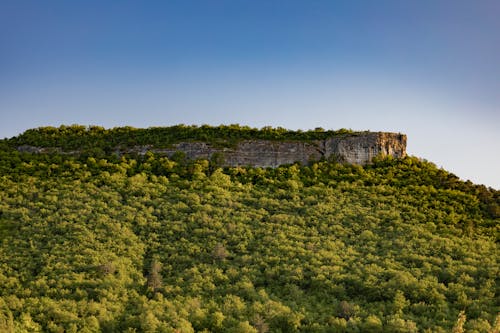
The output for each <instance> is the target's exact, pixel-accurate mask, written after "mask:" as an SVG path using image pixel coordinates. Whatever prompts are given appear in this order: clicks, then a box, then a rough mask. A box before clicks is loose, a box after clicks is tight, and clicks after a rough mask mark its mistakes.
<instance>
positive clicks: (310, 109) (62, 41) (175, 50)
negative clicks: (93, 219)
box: [0, 0, 500, 189]
mask: <svg viewBox="0 0 500 333" xmlns="http://www.w3.org/2000/svg"><path fill="white" fill-rule="evenodd" d="M499 15H500V2H498V1H493V0H478V1H462V0H458V1H455V0H454V1H451V0H450V1H445V0H434V1H430V0H423V1H396V0H393V1H389V0H380V1H347V0H346V1H319V0H318V1H305V0H304V1H293V0H292V1H286V2H285V1H273V0H270V1H269V0H266V1H250V0H247V1H243V0H227V1H215V0H214V1H202V0H200V1H190V0H187V1H78V0H76V1H54V0H47V1H43V2H42V1H30V0H20V1H18V0H16V1H14V0H12V1H11V0H1V1H0V120H1V121H0V137H11V136H14V135H17V134H19V133H20V132H22V131H24V130H25V129H28V128H32V127H38V126H45V125H51V126H58V125H60V124H85V125H91V124H95V125H101V126H105V127H114V126H124V125H130V126H135V127H149V126H168V125H173V124H178V123H185V124H211V125H218V124H230V123H239V124H242V125H249V126H254V127H262V126H267V125H271V126H282V127H286V128H291V129H311V128H315V127H318V126H320V127H323V128H326V129H338V128H352V129H355V130H367V129H369V130H373V131H379V130H381V131H395V132H403V133H406V134H408V137H409V141H408V152H409V153H410V154H412V155H416V156H419V157H423V158H426V159H428V160H430V161H433V162H434V163H436V164H437V165H438V166H442V167H443V168H445V169H447V170H449V171H451V172H454V173H455V174H457V175H458V176H459V177H461V178H463V179H470V180H472V181H474V182H476V183H482V184H486V185H488V186H492V187H495V188H497V189H500V172H499V170H500V153H499V152H500V148H499V147H498V146H499V144H500V131H499V130H498V128H499V125H500V110H499V106H500V94H499V91H500V79H499V78H500V34H499V33H498V31H500V20H498V17H499Z"/></svg>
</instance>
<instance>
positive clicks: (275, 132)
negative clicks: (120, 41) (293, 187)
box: [0, 125, 356, 162]
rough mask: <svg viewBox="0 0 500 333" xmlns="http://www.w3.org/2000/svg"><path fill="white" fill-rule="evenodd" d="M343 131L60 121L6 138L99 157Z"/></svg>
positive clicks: (313, 136) (14, 144)
mask: <svg viewBox="0 0 500 333" xmlns="http://www.w3.org/2000/svg"><path fill="white" fill-rule="evenodd" d="M346 134H356V133H355V132H353V131H352V130H347V129H340V130H337V131H333V130H328V131H327V130H324V129H321V128H319V129H315V130H313V131H292V130H288V129H285V128H282V127H278V128H272V127H263V128H261V129H257V128H251V127H248V126H240V125H228V126H226V125H220V126H208V125H203V126H196V125H191V126H188V125H176V126H170V127H150V128H147V129H144V128H134V127H129V126H127V127H116V128H112V129H104V128H102V127H99V126H89V127H86V126H82V125H71V126H65V125H62V126H60V127H39V128H35V129H29V130H27V131H25V132H24V133H22V134H21V135H19V136H17V137H14V138H12V139H10V140H8V141H7V142H8V145H10V146H11V147H19V146H32V147H46V148H52V151H54V152H57V151H58V149H61V150H62V151H65V152H71V151H75V150H79V151H83V152H84V154H88V155H89V156H98V157H103V156H105V155H106V154H108V155H109V154H111V153H113V151H115V150H117V149H118V150H119V149H121V148H124V147H130V148H133V147H136V146H146V145H151V146H154V147H158V148H161V147H169V146H170V145H172V144H174V143H178V142H186V141H203V142H208V143H210V144H212V145H215V146H221V147H230V146H233V145H234V144H236V143H237V142H239V141H241V140H254V139H262V140H273V141H294V140H300V141H310V140H318V139H326V138H329V137H332V136H335V135H346ZM4 142H5V141H4ZM1 147H2V146H0V148H1ZM222 158H223V157H222V156H217V157H216V162H217V161H219V162H220V160H221V159H222Z"/></svg>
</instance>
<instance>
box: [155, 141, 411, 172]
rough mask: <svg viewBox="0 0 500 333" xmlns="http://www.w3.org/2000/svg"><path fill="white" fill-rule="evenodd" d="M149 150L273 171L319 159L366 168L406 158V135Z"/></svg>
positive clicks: (196, 144) (187, 145)
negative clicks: (381, 159) (380, 158)
mask: <svg viewBox="0 0 500 333" xmlns="http://www.w3.org/2000/svg"><path fill="white" fill-rule="evenodd" d="M149 150H150V151H152V152H155V153H162V154H166V155H168V156H172V155H173V154H174V153H176V152H178V151H181V152H183V153H185V154H186V157H187V158H189V159H210V158H211V157H212V156H213V154H214V153H218V154H219V155H221V156H222V159H223V161H224V162H223V165H224V166H247V165H249V166H255V167H272V168H275V167H278V166H280V165H283V164H291V163H295V162H299V163H301V164H307V163H308V162H310V161H318V160H320V159H321V158H325V159H336V160H337V161H340V162H345V163H352V164H366V163H369V162H370V161H371V160H372V159H373V158H374V157H375V156H379V155H381V156H392V157H395V158H401V157H404V156H406V135H404V134H398V133H385V132H373V133H372V132H367V133H361V134H353V135H343V136H335V137H332V138H329V139H326V140H315V141H312V142H304V141H267V140H246V141H241V142H240V143H238V144H237V146H236V147H235V148H233V149H231V148H217V147H212V146H211V145H209V144H207V143H205V142H181V143H178V144H175V145H174V146H173V147H172V148H170V149H154V148H153V149H149Z"/></svg>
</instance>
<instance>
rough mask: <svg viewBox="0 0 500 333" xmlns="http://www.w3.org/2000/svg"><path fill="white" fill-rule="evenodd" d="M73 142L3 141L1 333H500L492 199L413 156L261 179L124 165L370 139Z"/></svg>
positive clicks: (498, 198) (50, 133) (312, 164)
mask: <svg viewBox="0 0 500 333" xmlns="http://www.w3.org/2000/svg"><path fill="white" fill-rule="evenodd" d="M67 128H72V129H71V130H68V132H67V133H72V134H71V135H67V136H64V135H62V134H63V133H64V131H65V129H67ZM77 128H78V127H72V126H70V127H65V128H58V129H57V128H44V129H34V130H28V131H26V132H25V133H23V134H22V135H20V136H18V137H16V138H12V139H8V140H3V141H1V143H0V148H1V149H0V179H1V180H2V181H1V182H0V331H2V332H13V331H16V332H37V331H39V332H134V331H136V332H194V331H197V332H198V331H200V332H202V331H205V332H450V331H452V329H454V328H455V329H456V330H459V329H461V328H464V329H465V330H466V331H467V332H494V329H495V327H496V329H498V328H499V327H500V318H499V317H498V316H497V314H498V313H499V311H500V301H499V298H498V292H499V291H500V283H499V281H498V276H500V265H499V248H498V244H499V240H500V233H499V231H500V225H499V218H500V191H496V190H494V189H491V188H486V187H484V186H481V185H475V184H472V183H471V182H463V181H461V180H460V179H459V178H457V177H456V176H454V175H453V174H451V173H449V172H447V171H445V170H442V169H439V168H437V167H436V166H435V165H434V164H433V163H431V162H428V161H424V160H421V159H418V158H416V157H410V156H401V157H400V158H393V157H392V156H390V155H389V156H382V155H379V156H376V157H375V158H373V159H372V160H371V162H370V163H368V164H364V165H357V164H351V163H339V161H337V160H334V159H323V160H319V161H308V162H307V163H292V164H287V165H282V166H276V167H274V168H261V167H250V166H235V167H229V166H226V167H224V166H223V165H221V163H220V161H218V160H217V159H215V158H212V159H190V158H186V156H184V155H182V154H176V155H173V156H170V157H169V156H167V155H165V154H161V153H155V152H154V151H152V150H149V151H147V152H145V153H144V154H139V153H136V152H135V153H127V154H117V153H116V151H115V148H116V147H117V145H119V146H121V147H122V148H126V147H134V146H138V145H139V146H143V145H153V146H154V147H157V148H168V145H171V144H175V143H177V142H178V141H176V140H181V141H182V142H207V143H209V144H210V145H211V146H216V145H217V144H220V145H222V147H223V148H229V149H234V147H235V145H236V144H238V143H239V142H241V140H256V139H258V140H264V141H273V140H274V141H273V142H285V141H294V140H297V141H300V140H303V142H309V143H310V142H313V141H315V140H325V139H328V138H329V137H332V134H333V136H339V137H344V136H352V135H353V134H357V133H359V136H362V135H365V134H366V132H352V131H340V132H336V133H328V135H327V134H325V133H326V132H328V131H324V130H319V129H318V130H317V131H308V132H296V134H297V135H298V136H296V137H294V136H292V134H283V135H282V136H281V137H280V136H279V135H277V136H276V137H275V138H274V139H272V138H270V137H269V136H268V137H259V135H263V134H262V133H261V134H255V133H256V132H252V133H253V134H252V135H254V134H255V136H250V135H249V137H244V136H242V137H236V138H234V139H232V140H226V141H224V142H222V141H220V136H217V135H214V136H208V137H204V138H202V137H195V138H191V139H190V138H189V137H188V136H187V135H186V136H185V137H182V136H179V137H175V138H174V136H172V138H171V139H168V140H170V141H168V140H167V139H164V138H163V136H162V135H160V137H162V138H163V139H160V138H158V139H157V140H158V141H157V142H156V143H151V141H150V139H149V135H150V134H152V133H156V132H155V131H159V130H154V129H150V130H135V129H130V128H129V134H130V136H127V134H126V133H127V130H125V129H124V128H121V129H113V130H104V129H100V128H99V129H98V128H94V127H92V129H91V128H87V127H80V128H81V134H80V135H78V134H76V132H77V131H76V130H77ZM182 128H184V127H182ZM186 128H191V129H193V128H194V127H193V128H192V127H189V126H188V127H186ZM239 128H245V127H239ZM198 129H199V128H194V132H196V131H197V130H198ZM170 130H172V129H170ZM108 131H109V132H108ZM186 131H188V130H186ZM207 131H209V130H208V129H207ZM210 131H213V129H211V130H210ZM245 131H249V132H251V130H248V129H247V130H243V131H242V133H245ZM267 131H268V132H269V133H274V132H273V131H277V132H280V133H289V132H287V131H286V130H272V129H269V130H267ZM97 132H100V133H101V134H100V135H98V134H94V135H93V136H92V135H90V134H91V133H97ZM122 132H123V134H122V136H119V135H118V134H117V137H113V135H111V134H110V133H122ZM264 132H265V131H264ZM134 133H135V134H134ZM138 133H143V134H141V135H138ZM198 133H202V132H198ZM303 133H304V134H303ZM146 138H147V140H146ZM174 139H175V140H174ZM93 140H94V141H93ZM141 140H142V141H141ZM160 140H167V141H163V142H164V143H160ZM93 142H97V143H98V144H96V145H95V146H94V144H93ZM99 142H100V143H99ZM167 142H168V143H167ZM163 144H164V145H163ZM162 145H163V146H162ZM21 146H31V147H38V148H50V149H49V150H48V151H41V152H42V153H33V152H27V151H19V150H18V148H19V147H21ZM94 147H95V148H96V149H95V150H94V149H93V148H94ZM54 148H59V149H54ZM21 150H22V149H21ZM76 150H78V153H74V151H76ZM72 152H73V153H72Z"/></svg>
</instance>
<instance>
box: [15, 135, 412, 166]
mask: <svg viewBox="0 0 500 333" xmlns="http://www.w3.org/2000/svg"><path fill="white" fill-rule="evenodd" d="M9 143H10V145H11V146H12V147H15V148H16V149H17V150H19V151H23V152H31V153H61V154H73V155H75V154H78V155H82V154H84V155H85V154H88V155H92V156H104V155H106V154H108V155H109V154H115V155H118V156H122V155H126V154H139V155H144V154H146V153H148V152H152V153H157V154H162V155H166V156H168V157H169V158H172V157H173V156H175V155H179V154H181V155H183V156H185V157H186V158H189V159H191V160H196V159H207V160H211V161H217V162H218V164H219V165H220V166H230V167H236V166H253V167H278V166H280V165H284V164H293V163H295V162H299V163H301V164H303V165H306V164H307V163H309V162H312V161H319V160H335V161H338V162H345V163H352V164H366V163H370V162H371V160H372V159H373V158H375V157H381V156H382V157H383V156H391V157H394V158H401V157H404V156H406V135H404V134H400V133H384V132H368V131H365V132H353V131H351V130H345V129H342V130H338V131H332V130H330V131H325V130H324V129H322V128H317V129H315V130H314V131H305V132H304V131H291V130H287V129H284V128H271V127H264V128H262V129H255V128H250V127H246V126H239V125H230V126H223V125H221V126H218V127H211V126H208V125H204V126H201V127H198V126H185V125H177V126H171V127H153V128H148V129H136V128H131V127H122V128H113V129H109V130H106V129H104V128H102V127H96V126H91V127H85V126H80V125H73V126H69V127H68V126H61V127H59V128H55V127H41V128H37V129H32V130H28V131H26V132H24V133H23V134H21V135H20V136H18V137H15V138H12V139H11V140H9Z"/></svg>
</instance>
